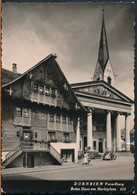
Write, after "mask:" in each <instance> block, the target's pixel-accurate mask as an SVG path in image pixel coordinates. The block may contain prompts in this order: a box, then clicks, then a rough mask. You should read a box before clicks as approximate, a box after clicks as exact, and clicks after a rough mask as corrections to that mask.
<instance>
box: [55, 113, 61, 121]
mask: <svg viewBox="0 0 137 195" xmlns="http://www.w3.org/2000/svg"><path fill="white" fill-rule="evenodd" d="M56 123H60V114H59V113H57V114H56Z"/></svg>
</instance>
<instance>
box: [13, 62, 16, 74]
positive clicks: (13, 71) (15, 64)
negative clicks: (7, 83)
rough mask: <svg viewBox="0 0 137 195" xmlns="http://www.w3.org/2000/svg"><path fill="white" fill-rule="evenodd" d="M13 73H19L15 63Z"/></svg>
mask: <svg viewBox="0 0 137 195" xmlns="http://www.w3.org/2000/svg"><path fill="white" fill-rule="evenodd" d="M12 71H13V72H14V73H17V64H15V63H13V64H12Z"/></svg>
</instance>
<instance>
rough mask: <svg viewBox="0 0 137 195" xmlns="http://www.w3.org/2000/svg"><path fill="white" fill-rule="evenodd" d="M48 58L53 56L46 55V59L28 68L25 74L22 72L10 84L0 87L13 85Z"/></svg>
mask: <svg viewBox="0 0 137 195" xmlns="http://www.w3.org/2000/svg"><path fill="white" fill-rule="evenodd" d="M50 57H54V56H53V54H50V55H48V56H47V57H46V58H44V59H43V60H41V61H40V62H38V63H37V64H36V65H34V66H33V67H32V68H30V69H29V70H27V71H26V72H24V73H23V74H21V75H20V76H19V77H17V78H15V79H13V80H12V81H11V82H9V83H7V84H5V85H3V86H2V88H3V87H6V86H8V85H10V84H13V83H14V82H16V81H17V80H19V79H21V78H22V77H24V76H25V75H26V74H27V73H29V72H31V71H32V70H33V69H35V68H36V67H38V66H39V65H41V64H42V63H43V62H45V61H46V60H48V59H49V58H50Z"/></svg>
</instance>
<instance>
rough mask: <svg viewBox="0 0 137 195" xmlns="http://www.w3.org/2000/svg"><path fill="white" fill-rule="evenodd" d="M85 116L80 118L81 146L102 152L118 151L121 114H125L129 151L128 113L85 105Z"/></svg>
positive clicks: (120, 147)
mask: <svg viewBox="0 0 137 195" xmlns="http://www.w3.org/2000/svg"><path fill="white" fill-rule="evenodd" d="M86 109H87V116H86V117H85V118H84V119H82V118H80V136H81V142H82V143H81V148H80V147H79V149H80V150H85V148H87V147H89V148H90V150H91V151H98V152H99V153H104V152H106V151H113V152H120V151H121V150H122V145H121V144H122V140H121V116H125V129H126V141H125V143H126V145H125V146H126V149H125V151H127V152H128V151H130V144H129V143H130V134H129V114H128V113H125V112H119V111H113V110H110V109H109V110H107V109H98V108H92V107H86Z"/></svg>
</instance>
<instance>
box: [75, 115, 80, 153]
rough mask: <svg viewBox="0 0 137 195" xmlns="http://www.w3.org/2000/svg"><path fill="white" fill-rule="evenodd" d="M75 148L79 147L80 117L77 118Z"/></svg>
mask: <svg viewBox="0 0 137 195" xmlns="http://www.w3.org/2000/svg"><path fill="white" fill-rule="evenodd" d="M76 143H77V150H79V149H80V146H79V143H80V117H79V118H78V120H77V135H76Z"/></svg>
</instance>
